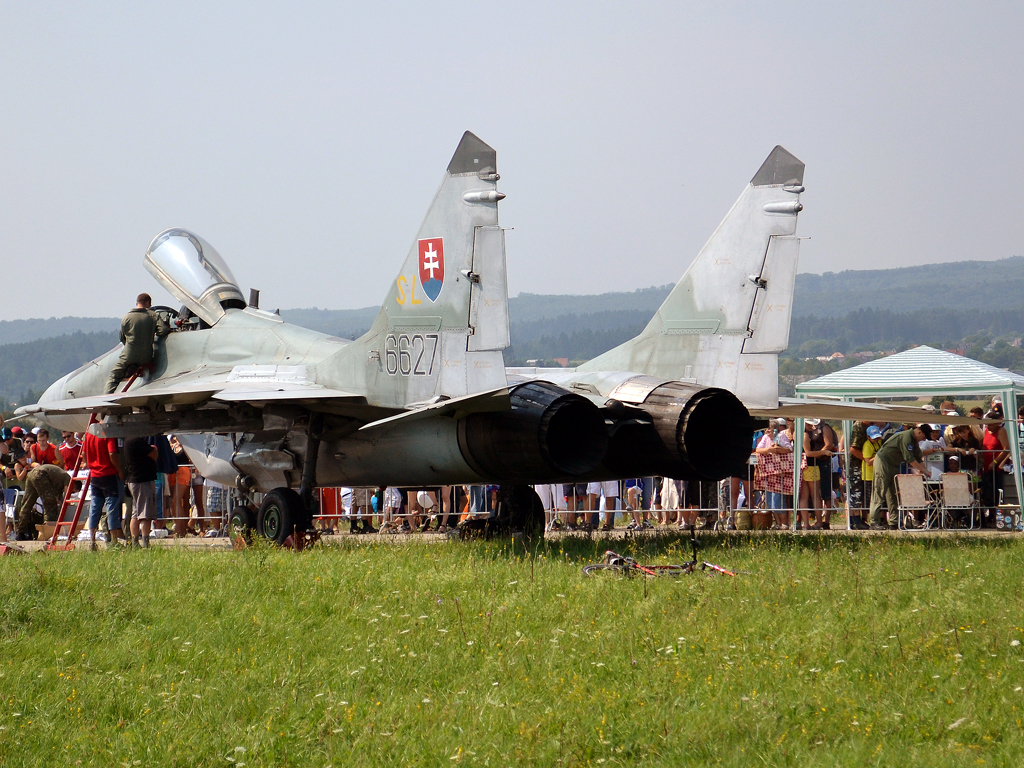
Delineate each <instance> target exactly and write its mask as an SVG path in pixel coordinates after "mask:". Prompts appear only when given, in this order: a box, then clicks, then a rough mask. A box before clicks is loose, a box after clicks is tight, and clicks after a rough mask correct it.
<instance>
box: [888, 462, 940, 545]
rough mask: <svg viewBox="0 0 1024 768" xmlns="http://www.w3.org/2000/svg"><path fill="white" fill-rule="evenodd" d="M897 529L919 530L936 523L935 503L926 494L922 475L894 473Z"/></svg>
mask: <svg viewBox="0 0 1024 768" xmlns="http://www.w3.org/2000/svg"><path fill="white" fill-rule="evenodd" d="M896 502H897V504H898V505H899V510H898V515H899V529H900V530H901V531H921V530H927V529H929V528H932V527H934V526H935V524H936V522H937V521H936V512H937V510H936V505H935V504H934V502H932V500H931V498H929V496H928V491H927V490H926V489H925V486H924V476H923V475H896Z"/></svg>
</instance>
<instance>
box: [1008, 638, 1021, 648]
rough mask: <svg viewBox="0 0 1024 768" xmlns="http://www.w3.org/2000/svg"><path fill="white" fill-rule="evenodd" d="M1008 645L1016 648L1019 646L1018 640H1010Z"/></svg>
mask: <svg viewBox="0 0 1024 768" xmlns="http://www.w3.org/2000/svg"><path fill="white" fill-rule="evenodd" d="M1010 645H1012V646H1013V647H1014V648H1016V647H1017V646H1018V645H1020V640H1011V641H1010Z"/></svg>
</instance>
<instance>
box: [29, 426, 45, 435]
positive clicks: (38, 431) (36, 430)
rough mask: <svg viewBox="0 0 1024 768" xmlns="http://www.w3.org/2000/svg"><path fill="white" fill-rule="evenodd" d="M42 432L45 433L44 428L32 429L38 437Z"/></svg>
mask: <svg viewBox="0 0 1024 768" xmlns="http://www.w3.org/2000/svg"><path fill="white" fill-rule="evenodd" d="M42 431H43V428H42V427H32V434H33V435H38V434H39V433H40V432H42Z"/></svg>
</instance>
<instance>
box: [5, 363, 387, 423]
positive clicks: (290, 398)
mask: <svg viewBox="0 0 1024 768" xmlns="http://www.w3.org/2000/svg"><path fill="white" fill-rule="evenodd" d="M301 368H302V366H274V365H259V366H235V367H234V368H227V369H223V368H222V369H212V368H207V367H203V366H201V367H199V368H197V369H194V370H191V371H188V372H185V373H183V374H179V375H178V376H175V377H173V378H170V379H159V380H157V381H155V382H152V383H147V384H142V385H141V386H133V387H132V389H131V390H130V391H128V392H124V393H115V394H109V395H94V396H91V397H79V398H71V399H67V400H54V401H43V402H40V403H37V404H35V405H27V406H24V407H22V408H19V409H18V411H19V415H33V416H39V417H41V418H46V417H47V416H76V415H85V414H91V413H102V414H107V415H110V414H128V413H131V412H132V411H133V410H134V409H141V410H142V411H151V412H154V413H157V412H159V413H161V414H164V413H166V412H167V411H168V410H172V411H174V412H175V413H179V414H181V413H185V412H196V411H200V410H203V409H206V410H208V411H210V412H211V413H210V414H208V415H211V416H212V415H215V412H216V410H218V409H216V408H212V409H211V408H208V406H210V405H214V406H216V404H217V403H221V404H222V405H221V406H220V409H221V410H222V409H223V408H224V407H225V406H231V405H239V404H253V405H262V404H266V403H270V402H289V403H294V404H296V405H304V406H306V407H309V408H311V409H313V410H318V409H321V408H327V409H330V410H332V411H338V410H339V409H344V408H345V407H346V406H347V407H354V408H356V409H360V410H362V409H365V408H366V398H365V397H364V396H363V395H358V394H355V393H352V392H344V391H342V390H339V389H332V388H330V387H324V386H322V385H319V384H316V383H315V382H314V381H312V380H310V378H309V377H308V374H307V373H306V371H304V370H299V369H301ZM374 411H375V412H376V413H379V411H377V410H376V409H374ZM137 415H141V414H137ZM204 423H205V422H204Z"/></svg>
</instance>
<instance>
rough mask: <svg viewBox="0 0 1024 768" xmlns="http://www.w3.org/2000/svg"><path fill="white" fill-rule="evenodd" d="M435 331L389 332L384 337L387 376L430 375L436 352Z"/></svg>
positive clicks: (436, 336)
mask: <svg viewBox="0 0 1024 768" xmlns="http://www.w3.org/2000/svg"><path fill="white" fill-rule="evenodd" d="M437 339H438V335H437V334H436V333H428V334H421V333H414V334H412V335H409V334H406V333H399V334H395V333H389V334H388V335H387V336H386V337H385V338H384V369H385V370H386V371H387V372H388V376H430V375H432V374H433V373H434V357H435V355H436V353H437Z"/></svg>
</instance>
